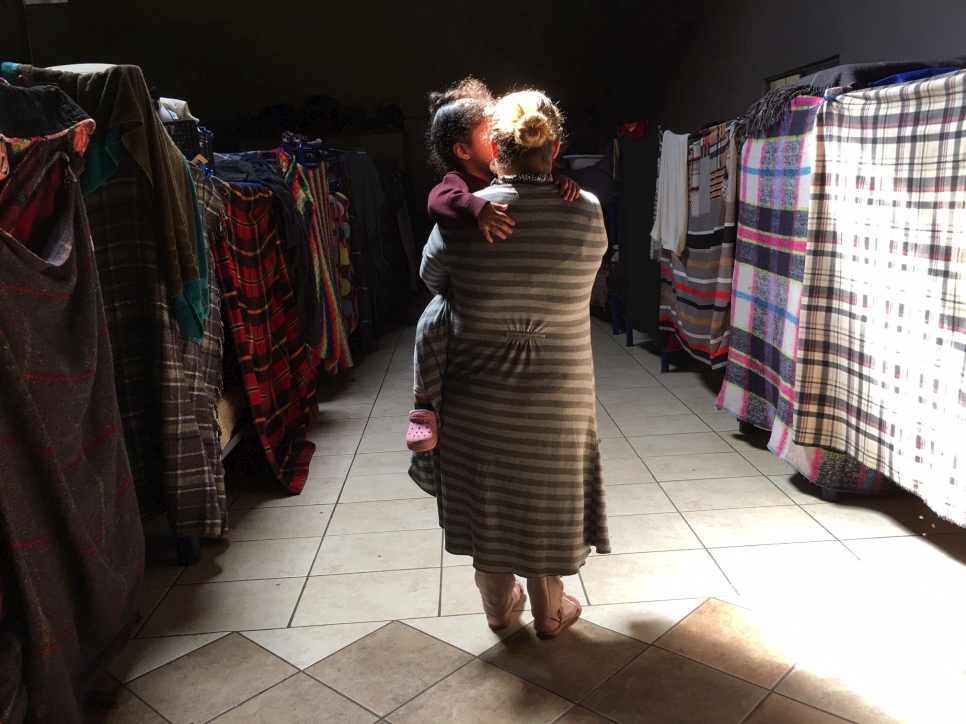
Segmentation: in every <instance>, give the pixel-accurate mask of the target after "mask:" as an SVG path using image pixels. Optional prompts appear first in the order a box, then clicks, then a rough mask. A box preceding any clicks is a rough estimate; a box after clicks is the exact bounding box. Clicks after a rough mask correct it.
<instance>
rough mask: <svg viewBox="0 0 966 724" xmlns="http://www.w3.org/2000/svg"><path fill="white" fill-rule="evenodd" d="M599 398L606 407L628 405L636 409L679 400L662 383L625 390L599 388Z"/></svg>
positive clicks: (618, 407)
mask: <svg viewBox="0 0 966 724" xmlns="http://www.w3.org/2000/svg"><path fill="white" fill-rule="evenodd" d="M597 399H598V400H600V401H601V404H603V405H604V407H606V408H608V409H610V407H611V406H612V405H613V406H615V409H623V408H622V406H624V405H626V406H629V407H632V408H634V409H637V408H641V407H643V408H654V407H658V406H660V405H663V404H675V403H678V402H679V400H678V399H677V398H676V397H675V396H674V395H673V394H671V393H670V392H668V391H667V390H666V389H664V388H663V387H661V386H660V385H656V386H654V387H632V388H630V389H624V390H598V391H597Z"/></svg>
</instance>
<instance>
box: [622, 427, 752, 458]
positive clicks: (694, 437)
mask: <svg viewBox="0 0 966 724" xmlns="http://www.w3.org/2000/svg"><path fill="white" fill-rule="evenodd" d="M628 442H630V444H631V445H633V446H634V449H635V450H636V451H637V454H638V455H640V456H641V457H642V458H646V457H655V456H661V455H695V454H698V453H722V452H723V453H730V452H734V451H733V450H732V449H731V446H729V445H728V443H726V442H725V441H724V440H722V439H721V438H720V437H718V436H717V435H716V434H715V433H713V432H696V433H685V434H669V435H647V436H643V437H630V438H628Z"/></svg>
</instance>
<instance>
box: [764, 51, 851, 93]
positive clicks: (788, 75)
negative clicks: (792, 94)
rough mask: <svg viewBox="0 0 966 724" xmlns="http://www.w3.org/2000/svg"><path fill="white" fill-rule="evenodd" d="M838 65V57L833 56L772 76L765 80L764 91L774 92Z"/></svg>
mask: <svg viewBox="0 0 966 724" xmlns="http://www.w3.org/2000/svg"><path fill="white" fill-rule="evenodd" d="M838 64H839V56H837V55H833V56H832V57H831V58H826V59H825V60H820V61H818V62H816V63H810V64H808V65H803V66H801V67H800V68H793V69H792V70H787V71H785V72H784V73H780V74H779V75H773V76H771V77H770V78H765V91H766V92H767V91H771V90H775V89H776V88H783V87H785V86H786V85H790V84H792V83H794V82H795V81H797V80H798V79H799V78H804V77H806V76H809V75H812V73H818V72H819V71H820V70H827V69H829V68H834V67H835V66H837V65H838Z"/></svg>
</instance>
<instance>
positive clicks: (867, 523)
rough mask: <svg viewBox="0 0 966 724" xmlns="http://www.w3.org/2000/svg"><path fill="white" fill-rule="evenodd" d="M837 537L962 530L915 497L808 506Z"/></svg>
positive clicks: (880, 536) (874, 536) (872, 536)
mask: <svg viewBox="0 0 966 724" xmlns="http://www.w3.org/2000/svg"><path fill="white" fill-rule="evenodd" d="M805 510H806V511H808V513H809V515H811V516H812V517H813V518H815V520H817V521H818V522H819V523H821V524H822V525H824V526H825V527H826V528H828V529H829V531H831V532H832V534H833V535H834V536H835V537H836V538H840V539H854V538H883V537H888V536H901V535H934V534H937V533H961V532H962V530H963V529H962V528H959V527H958V526H956V525H954V524H952V523H950V522H948V521H945V520H943V519H941V518H940V517H939V516H937V515H936V514H935V513H934V512H932V511H931V510H930V509H929V508H928V507H926V505H925V504H924V503H923V502H922V501H920V500H918V499H916V498H913V497H911V496H910V497H901V498H893V499H886V500H879V499H875V498H873V499H868V500H863V499H861V498H848V499H846V500H843V501H842V502H840V503H837V504H836V505H818V506H811V505H809V506H805Z"/></svg>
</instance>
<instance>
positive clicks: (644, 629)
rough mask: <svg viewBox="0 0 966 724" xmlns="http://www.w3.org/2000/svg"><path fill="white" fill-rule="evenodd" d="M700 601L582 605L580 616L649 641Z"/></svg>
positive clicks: (653, 639)
mask: <svg viewBox="0 0 966 724" xmlns="http://www.w3.org/2000/svg"><path fill="white" fill-rule="evenodd" d="M702 603H704V599H701V598H690V599H688V598H686V599H683V600H680V601H654V602H652V603H615V604H611V605H607V606H585V607H584V611H583V613H582V614H581V618H583V619H584V620H585V621H590V622H591V623H595V624H597V625H598V626H603V627H604V628H609V629H610V630H611V631H616V632H617V633H619V634H624V636H630V637H631V638H634V639H637V640H638V641H643V642H644V643H646V644H651V643H654V641H656V640H657V639H658V638H660V637H661V636H663V635H664V634H665V633H667V631H668V629H670V628H671V627H672V626H674V625H675V624H677V623H678V621H680V620H681V619H682V618H684V617H685V616H687V615H688V614H689V613H691V612H692V611H693V610H694V609H695V608H697V607H698V606H699V605H701V604H702Z"/></svg>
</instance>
